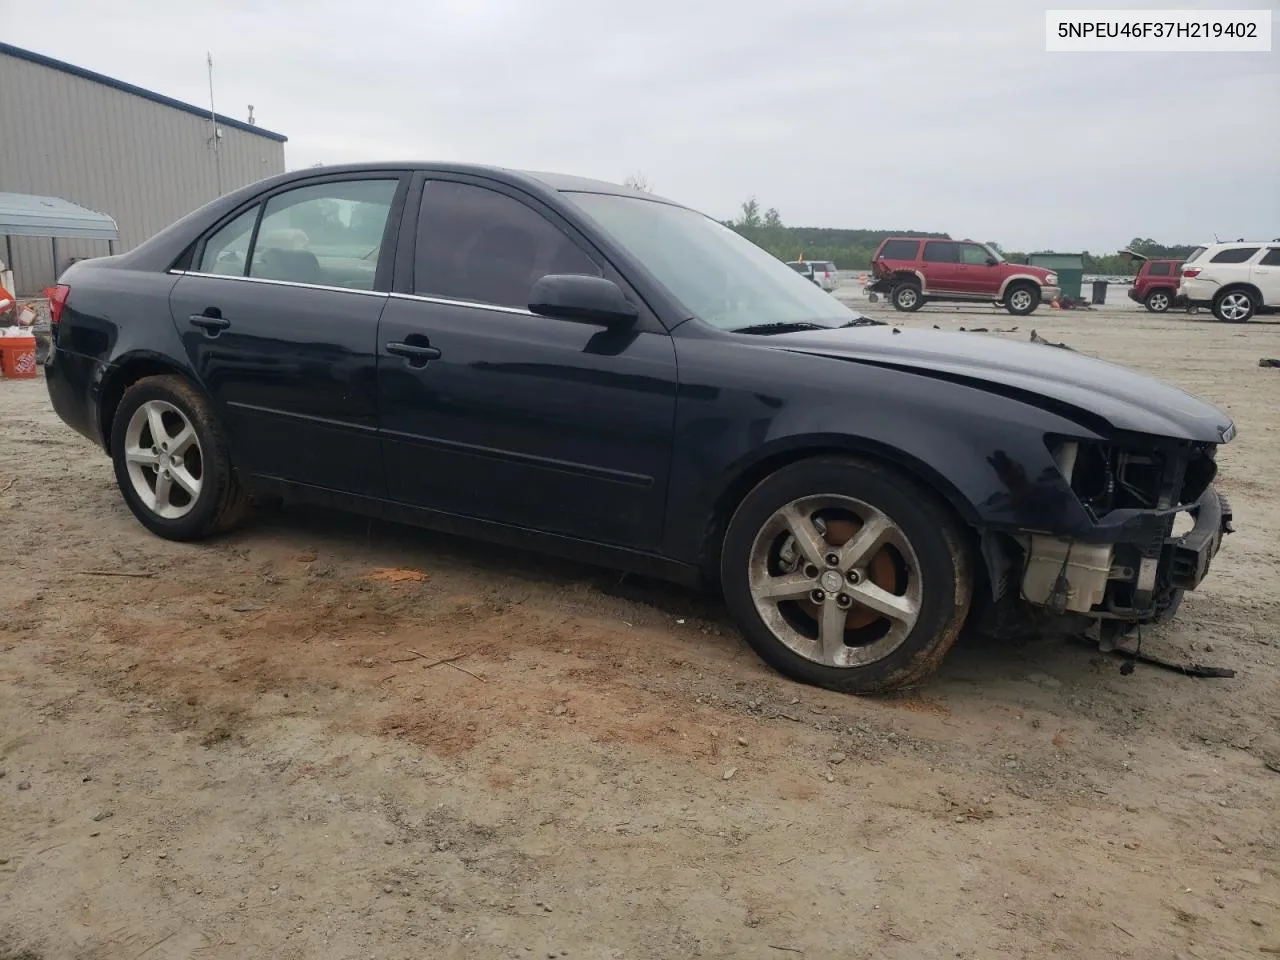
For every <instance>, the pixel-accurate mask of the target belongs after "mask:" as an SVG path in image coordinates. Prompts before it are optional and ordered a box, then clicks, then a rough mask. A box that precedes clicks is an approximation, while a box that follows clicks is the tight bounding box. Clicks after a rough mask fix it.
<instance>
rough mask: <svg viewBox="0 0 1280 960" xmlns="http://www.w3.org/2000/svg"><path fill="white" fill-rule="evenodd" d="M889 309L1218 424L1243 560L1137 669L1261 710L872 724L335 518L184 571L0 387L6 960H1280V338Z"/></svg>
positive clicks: (1090, 693) (928, 693)
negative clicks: (1013, 347) (1165, 388)
mask: <svg viewBox="0 0 1280 960" xmlns="http://www.w3.org/2000/svg"><path fill="white" fill-rule="evenodd" d="M843 293H845V291H842V294H843ZM856 302H857V303H858V304H859V306H864V305H865V300H857V301H856ZM865 309H867V310H868V312H877V313H880V314H882V315H885V316H892V318H893V320H894V321H895V322H899V323H902V324H903V325H908V326H925V327H927V326H932V325H933V324H937V325H939V326H941V327H943V328H944V329H956V328H958V327H959V326H968V327H973V326H986V327H991V328H995V327H998V328H1001V329H1008V328H1010V327H1013V326H1017V327H1018V328H1019V329H1018V331H1017V332H1012V333H1006V334H1000V335H1003V336H1008V337H1011V338H1014V339H1019V340H1025V339H1027V337H1028V335H1029V332H1030V330H1031V329H1032V328H1035V329H1036V330H1038V332H1039V333H1040V334H1041V335H1042V336H1045V337H1048V338H1049V339H1051V340H1065V341H1067V342H1069V343H1071V344H1072V345H1073V346H1075V347H1076V348H1078V349H1080V350H1083V351H1085V352H1088V353H1090V354H1093V355H1096V356H1100V357H1104V358H1107V359H1111V360H1116V361H1119V362H1122V363H1125V364H1129V365H1131V366H1133V367H1136V368H1138V369H1139V370H1143V371H1146V372H1149V373H1152V374H1156V375H1159V376H1163V377H1164V378H1166V379H1168V380H1171V381H1173V382H1174V383H1177V384H1178V385H1180V386H1182V387H1184V388H1186V389H1188V390H1191V391H1192V392H1195V393H1198V394H1200V395H1202V396H1204V397H1206V398H1208V399H1210V400H1212V401H1215V402H1216V403H1218V404H1220V405H1221V406H1222V407H1223V408H1225V409H1226V410H1228V411H1230V413H1231V414H1232V415H1233V416H1234V417H1235V418H1236V421H1237V423H1238V426H1239V431H1240V432H1239V438H1238V439H1237V441H1236V442H1234V443H1232V444H1230V445H1229V446H1228V447H1227V448H1225V449H1224V451H1223V452H1222V454H1221V456H1220V461H1221V467H1222V476H1221V481H1220V484H1221V488H1222V489H1223V490H1224V491H1225V492H1226V494H1227V495H1228V496H1229V497H1230V499H1231V503H1232V505H1233V507H1234V508H1235V514H1236V523H1237V526H1238V532H1237V533H1235V534H1234V535H1233V536H1231V537H1229V538H1228V539H1227V540H1226V543H1225V546H1224V549H1223V551H1222V553H1221V554H1220V555H1219V557H1218V559H1217V562H1216V564H1215V566H1214V569H1213V571H1212V573H1211V576H1210V577H1209V579H1208V581H1207V582H1206V583H1205V584H1204V585H1203V587H1202V588H1201V589H1200V590H1199V591H1198V592H1196V593H1195V594H1193V595H1190V596H1188V598H1187V600H1186V601H1185V602H1184V604H1183V605H1182V608H1181V610H1180V612H1179V614H1178V616H1177V618H1176V620H1175V621H1173V622H1172V623H1171V624H1170V625H1168V626H1167V627H1164V628H1161V629H1159V630H1152V631H1148V632H1147V633H1146V635H1145V636H1144V639H1143V643H1144V649H1146V650H1149V651H1157V652H1161V653H1164V654H1166V655H1172V656H1176V657H1182V658H1186V659H1190V660H1195V661H1199V662H1203V663H1211V664H1214V665H1219V666H1225V667H1232V668H1234V669H1235V670H1236V671H1237V675H1236V677H1235V678H1234V679H1229V680H1196V679H1189V678H1187V677H1184V676H1180V675H1176V674H1173V673H1171V672H1167V671H1163V670H1160V669H1158V668H1154V667H1150V666H1143V665H1139V666H1138V667H1137V669H1136V670H1135V671H1134V672H1133V673H1132V674H1129V675H1125V674H1122V673H1121V672H1120V665H1121V661H1120V660H1119V659H1117V658H1115V657H1111V656H1104V655H1101V654H1099V653H1098V652H1097V651H1096V650H1093V649H1090V648H1088V647H1086V646H1083V645H1077V644H1074V643H1061V642H1052V643H1051V642H1048V641H1044V640H1037V639H1034V638H1031V639H1028V640H1027V641H1025V642H1023V643H1018V644H1010V645H1002V646H992V645H984V644H981V643H978V642H976V641H972V640H969V641H965V640H962V641H961V643H960V644H959V645H958V646H957V647H956V649H955V650H954V651H953V652H952V654H951V655H950V657H949V658H948V659H947V660H946V662H945V663H944V665H943V667H942V671H941V673H940V674H939V675H938V676H937V677H936V678H935V679H933V680H931V681H930V682H929V683H927V684H926V685H925V686H923V687H922V688H920V689H919V690H917V691H915V692H914V693H913V694H912V695H910V696H905V697H900V698H896V699H879V700H876V699H858V698H854V697H847V696H840V695H837V694H832V693H826V692H823V691H819V690H814V689H810V688H806V687H801V686H798V685H795V684H792V683H790V682H788V681H786V680H784V679H782V678H781V677H779V676H777V675H776V674H774V673H771V672H770V671H769V670H768V669H766V668H765V667H764V666H762V665H761V664H760V663H759V662H758V661H757V660H756V658H755V657H754V656H753V654H752V653H751V652H750V651H749V650H748V649H747V648H746V646H745V645H744V644H743V642H742V640H741V639H740V637H739V636H738V634H737V633H736V631H735V630H733V628H732V627H731V626H730V625H729V623H728V621H727V619H726V616H725V614H724V612H723V610H722V609H721V607H720V606H719V605H718V603H717V602H716V601H715V600H714V599H711V598H707V597H702V596H698V595H695V594H692V593H687V592H684V591H681V590H678V589H676V588H673V587H669V586H665V585H662V584H657V583H652V582H647V581H643V580H638V579H635V578H631V577H628V578H624V579H620V578H619V576H618V575H617V574H615V573H610V572H609V571H604V570H599V569H593V568H588V567H583V566H577V565H573V564H567V563H561V562H552V561H548V560H546V559H543V558H539V557H535V556H531V555H527V554H521V553H513V552H510V551H506V550H498V549H495V548H492V547H487V546H482V545H477V544H473V543H468V542H463V541H460V540H456V539H452V538H448V537H443V536H438V535H434V534H430V533H424V532H421V531H416V530H412V529H408V528H401V527H396V526H392V525H390V524H385V523H376V522H375V523H369V522H368V521H366V520H363V519H354V518H349V517H343V516H339V515H331V514H324V513H319V512H315V513H311V512H294V511H282V512H276V513H272V514H267V515H264V516H261V517H259V518H257V519H256V520H255V521H254V522H253V523H251V524H250V525H248V526H246V527H245V528H243V529H241V530H240V531H238V532H237V533H235V534H234V535H232V536H229V537H227V538H225V539H222V540H219V541H216V542H212V543H207V544H202V545H179V544H173V543H167V542H164V541H162V540H159V539H157V538H155V537H153V536H151V535H150V534H148V533H147V532H146V531H145V530H144V529H143V528H142V527H141V526H140V525H138V524H137V523H136V522H135V521H134V520H133V519H132V517H131V516H130V515H129V514H128V512H127V510H126V508H125V506H124V504H123V502H122V500H121V498H120V496H119V495H118V493H117V491H116V489H115V486H114V482H113V479H112V472H111V468H110V464H109V462H108V461H107V459H106V458H105V456H103V455H101V454H100V453H99V452H98V451H97V450H96V449H95V448H94V447H93V446H92V445H91V444H89V443H88V442H87V441H84V440H82V439H80V438H79V437H78V436H77V435H75V434H74V433H72V432H71V431H70V430H69V429H67V428H65V427H64V426H63V425H62V424H61V423H60V422H59V421H58V420H57V418H56V417H55V415H54V414H53V412H52V410H51V409H50V406H49V403H48V399H47V396H46V393H45V389H44V385H43V383H41V382H40V381H30V382H14V381H0V958H2V960H16V958H23V960H54V958H76V960H92V958H116V957H126V958H148V960H177V958H188V957H190V958H245V957H267V956H269V957H272V958H274V960H292V958H322V960H327V958H335V960H347V958H350V960H356V958H360V960H363V958H387V960H397V958H410V957H412V958H421V957H430V958H462V957H466V958H471V957H475V958H488V957H517V958H523V957H535V958H537V957H547V958H552V957H562V956H563V957H569V958H601V960H603V958H683V957H741V958H762V960H763V958H770V960H787V958H788V957H810V958H813V957H841V958H888V960H908V958H911V960H915V958H942V957H946V958H972V960H977V958H993V957H1000V958H1003V957H1020V958H1021V957H1026V958H1031V957H1035V958H1041V957H1049V956H1061V957H1080V958H1099V957H1134V958H1173V957H1180V958H1219V957H1222V958H1226V957H1232V958H1237V957H1260V956H1265V955H1267V954H1276V953H1280V626H1278V625H1277V623H1278V621H1280V573H1278V571H1280V546H1277V544H1278V543H1280V536H1278V535H1280V506H1278V504H1280V370H1275V369H1263V368H1259V367H1258V359H1259V358H1260V357H1280V322H1277V321H1280V318H1270V319H1269V320H1268V319H1263V320H1255V321H1254V322H1252V323H1250V324H1248V325H1246V326H1240V327H1236V326H1226V325H1221V324H1217V323H1214V322H1212V321H1211V320H1210V319H1209V318H1208V317H1206V316H1203V315H1201V316H1198V317H1187V316H1185V315H1182V314H1172V315H1168V316H1165V317H1153V316H1149V315H1148V314H1146V313H1145V312H1141V311H1134V310H1128V309H1111V308H1108V309H1105V310H1097V311H1091V312H1084V311H1076V312H1066V311H1054V310H1049V309H1044V310H1042V311H1040V312H1038V313H1037V314H1035V315H1034V316H1033V317H1031V318H1024V319H1021V320H1012V319H1011V318H1010V317H1009V316H1008V315H1007V314H1004V313H1002V312H1000V311H997V310H994V309H990V308H985V307H979V308H971V309H968V308H967V309H966V310H957V309H955V308H953V307H950V306H939V307H927V308H925V309H924V310H923V311H921V312H920V313H917V314H914V315H910V316H905V315H901V314H892V313H891V312H887V311H885V310H884V309H883V304H881V305H877V306H874V307H866V308H865ZM973 335H974V336H980V335H982V334H973ZM993 335H994V334H993ZM404 571H421V572H422V574H423V576H422V578H421V579H415V578H414V576H413V575H411V574H406V573H404ZM105 574H114V575H112V576H108V575H105ZM446 658H451V659H448V660H446Z"/></svg>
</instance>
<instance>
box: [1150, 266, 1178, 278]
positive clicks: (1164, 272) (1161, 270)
mask: <svg viewBox="0 0 1280 960" xmlns="http://www.w3.org/2000/svg"><path fill="white" fill-rule="evenodd" d="M1171 272H1172V264H1168V263H1153V264H1151V269H1150V270H1148V271H1147V275H1148V276H1152V277H1167V276H1169V274H1170V273H1171Z"/></svg>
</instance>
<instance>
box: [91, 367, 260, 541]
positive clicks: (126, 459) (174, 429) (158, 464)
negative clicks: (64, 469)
mask: <svg viewBox="0 0 1280 960" xmlns="http://www.w3.org/2000/svg"><path fill="white" fill-rule="evenodd" d="M111 459H112V462H113V464H114V465H115V472H116V483H117V484H119V486H120V492H121V493H122V494H123V495H124V499H125V503H127V504H128V505H129V509H130V510H132V511H133V515H134V516H135V517H137V518H138V521H139V522H140V523H141V524H142V525H143V526H144V527H146V528H147V529H148V530H150V531H151V532H152V533H154V534H156V535H158V536H161V537H164V538H165V539H167V540H199V539H202V538H203V537H207V536H210V535H211V534H215V533H219V532H221V531H223V530H227V529H229V528H230V527H232V526H234V525H235V524H236V523H237V522H238V521H239V520H241V519H242V518H243V516H244V514H245V512H246V510H247V508H248V505H249V499H248V497H247V496H246V495H245V493H244V490H243V489H242V488H241V486H240V482H239V479H238V478H237V477H236V473H235V470H234V469H233V467H232V464H231V455H230V452H229V450H228V445H227V438H226V434H225V433H224V431H223V429H222V425H221V424H220V423H219V422H218V420H217V418H216V417H215V416H214V413H213V410H212V408H211V407H210V405H209V401H208V400H206V399H205V397H204V396H203V395H202V394H201V393H200V392H199V391H197V390H196V389H195V388H194V387H192V386H191V384H190V383H188V382H187V381H186V380H184V379H182V378H181V377H177V376H159V377H145V378H143V379H142V380H139V381H138V382H137V383H135V384H133V385H132V386H130V387H129V389H128V390H126V391H125V394H124V396H123V397H122V398H121V400H120V405H119V406H118V407H117V408H116V414H115V418H114V420H113V421H112V424H111Z"/></svg>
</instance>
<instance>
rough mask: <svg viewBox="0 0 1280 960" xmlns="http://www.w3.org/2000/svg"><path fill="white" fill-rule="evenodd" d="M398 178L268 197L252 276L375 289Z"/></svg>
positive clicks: (323, 185) (318, 186)
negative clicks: (374, 285) (375, 280)
mask: <svg viewBox="0 0 1280 960" xmlns="http://www.w3.org/2000/svg"><path fill="white" fill-rule="evenodd" d="M397 186H398V181H396V180H340V181H336V182H332V183H321V184H316V185H315V186H310V187H299V188H298V189H297V190H289V191H287V192H285V193H280V194H277V195H276V196H274V197H272V198H271V199H270V200H268V201H267V204H266V207H265V209H264V210H263V214H262V223H261V225H259V227H258V239H257V241H256V242H255V243H254V245H253V259H252V262H251V264H250V267H249V275H250V276H252V277H262V278H264V279H267V280H287V281H290V282H292V283H311V284H317V285H321V286H329V287H349V288H351V289H352V290H372V289H373V282H374V274H375V272H376V271H377V268H378V258H379V256H381V254H382V241H383V235H384V233H385V231H386V226H387V216H388V214H389V213H390V211H391V200H392V198H393V197H394V196H395V192H396V187H397Z"/></svg>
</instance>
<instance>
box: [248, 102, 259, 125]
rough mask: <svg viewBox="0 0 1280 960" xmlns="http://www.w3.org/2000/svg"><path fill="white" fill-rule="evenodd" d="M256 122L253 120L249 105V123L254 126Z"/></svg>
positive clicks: (251, 105)
mask: <svg viewBox="0 0 1280 960" xmlns="http://www.w3.org/2000/svg"><path fill="white" fill-rule="evenodd" d="M257 122H258V121H257V120H255V119H253V104H252V103H251V104H249V123H251V124H256V123H257Z"/></svg>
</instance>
